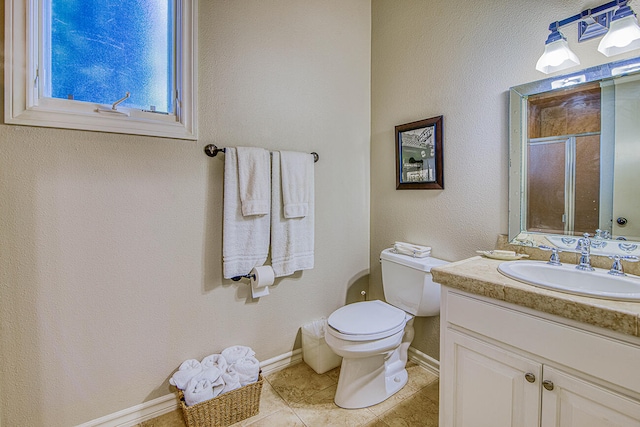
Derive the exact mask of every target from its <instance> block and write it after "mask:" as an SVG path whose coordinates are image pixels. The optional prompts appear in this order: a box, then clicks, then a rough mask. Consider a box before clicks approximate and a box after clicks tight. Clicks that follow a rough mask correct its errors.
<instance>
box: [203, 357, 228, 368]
mask: <svg viewBox="0 0 640 427" xmlns="http://www.w3.org/2000/svg"><path fill="white" fill-rule="evenodd" d="M200 364H201V365H202V369H207V368H213V367H216V368H219V369H220V370H221V371H222V372H224V371H226V370H227V366H228V363H227V360H226V359H225V358H224V356H222V355H221V354H210V355H209V356H207V357H205V358H204V359H202V362H200Z"/></svg>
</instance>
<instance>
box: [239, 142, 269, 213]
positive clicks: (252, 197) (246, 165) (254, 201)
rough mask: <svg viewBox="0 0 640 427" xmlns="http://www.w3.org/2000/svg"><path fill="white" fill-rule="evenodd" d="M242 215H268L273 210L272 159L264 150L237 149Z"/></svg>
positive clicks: (252, 148) (253, 148)
mask: <svg viewBox="0 0 640 427" xmlns="http://www.w3.org/2000/svg"><path fill="white" fill-rule="evenodd" d="M236 152H237V154H238V184H239V189H240V201H241V204H242V215H243V216H250V215H266V214H268V213H269V211H270V210H271V185H270V184H271V182H270V181H271V176H270V175H271V157H270V156H269V152H268V151H267V150H265V149H264V148H256V147H237V148H236Z"/></svg>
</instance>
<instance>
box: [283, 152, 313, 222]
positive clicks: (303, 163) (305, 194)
mask: <svg viewBox="0 0 640 427" xmlns="http://www.w3.org/2000/svg"><path fill="white" fill-rule="evenodd" d="M280 179H281V180H282V205H283V209H282V212H283V214H284V217H285V218H303V217H305V216H307V215H308V212H309V199H310V198H311V197H313V155H310V154H307V153H299V152H296V151H281V152H280Z"/></svg>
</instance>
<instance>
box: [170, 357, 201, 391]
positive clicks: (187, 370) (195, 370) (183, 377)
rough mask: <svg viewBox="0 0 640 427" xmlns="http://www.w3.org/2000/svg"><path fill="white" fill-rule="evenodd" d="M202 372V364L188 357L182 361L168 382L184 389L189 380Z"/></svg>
mask: <svg viewBox="0 0 640 427" xmlns="http://www.w3.org/2000/svg"><path fill="white" fill-rule="evenodd" d="M200 372H202V365H201V363H200V362H198V361H197V360H196V359H188V360H185V361H184V362H182V364H181V365H180V367H179V368H178V370H177V371H176V372H175V373H174V374H173V376H172V377H171V379H170V380H169V384H171V385H174V386H176V387H178V388H179V389H180V390H184V389H185V388H186V387H187V384H188V383H189V381H190V380H191V379H192V378H193V377H195V376H196V375H198V374H199V373H200Z"/></svg>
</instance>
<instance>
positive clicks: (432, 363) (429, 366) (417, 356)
mask: <svg viewBox="0 0 640 427" xmlns="http://www.w3.org/2000/svg"><path fill="white" fill-rule="evenodd" d="M409 360H411V361H413V362H415V363H417V364H418V365H420V366H422V367H423V368H424V369H426V370H427V371H429V372H431V373H432V374H434V375H437V376H440V362H438V361H437V360H436V359H434V358H433V357H431V356H429V355H428V354H425V353H423V352H421V351H420V350H417V349H415V348H413V347H409Z"/></svg>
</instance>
